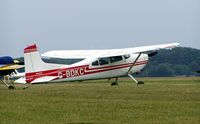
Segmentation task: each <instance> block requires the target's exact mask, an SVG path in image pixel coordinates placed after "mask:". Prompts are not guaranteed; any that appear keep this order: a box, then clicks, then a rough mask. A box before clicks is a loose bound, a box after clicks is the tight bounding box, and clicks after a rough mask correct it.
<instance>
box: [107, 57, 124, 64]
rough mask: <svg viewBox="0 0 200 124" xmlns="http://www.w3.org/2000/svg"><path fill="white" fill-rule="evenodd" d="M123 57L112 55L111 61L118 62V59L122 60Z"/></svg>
mask: <svg viewBox="0 0 200 124" xmlns="http://www.w3.org/2000/svg"><path fill="white" fill-rule="evenodd" d="M122 59H123V58H122V56H113V57H110V62H111V63H113V62H118V61H121V60H122Z"/></svg>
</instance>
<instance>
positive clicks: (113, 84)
mask: <svg viewBox="0 0 200 124" xmlns="http://www.w3.org/2000/svg"><path fill="white" fill-rule="evenodd" d="M117 81H118V77H116V78H115V81H114V82H112V83H111V86H115V85H118V82H117Z"/></svg>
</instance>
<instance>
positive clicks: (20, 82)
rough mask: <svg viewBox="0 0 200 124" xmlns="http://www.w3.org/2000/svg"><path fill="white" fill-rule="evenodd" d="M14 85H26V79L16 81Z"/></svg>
mask: <svg viewBox="0 0 200 124" xmlns="http://www.w3.org/2000/svg"><path fill="white" fill-rule="evenodd" d="M14 83H18V84H26V83H27V82H26V79H25V77H21V78H19V79H17V80H15V81H14Z"/></svg>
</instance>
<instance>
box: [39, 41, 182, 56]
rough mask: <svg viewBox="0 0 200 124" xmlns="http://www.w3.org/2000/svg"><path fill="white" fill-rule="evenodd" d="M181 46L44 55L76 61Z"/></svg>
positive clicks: (65, 51)
mask: <svg viewBox="0 0 200 124" xmlns="http://www.w3.org/2000/svg"><path fill="white" fill-rule="evenodd" d="M177 46H179V43H170V44H160V45H152V46H142V47H133V48H124V49H105V50H54V51H48V52H46V53H44V54H42V56H43V57H49V58H63V59H76V58H83V59H84V58H88V57H108V56H117V55H125V54H130V53H143V52H148V51H156V50H159V49H172V48H174V47H177Z"/></svg>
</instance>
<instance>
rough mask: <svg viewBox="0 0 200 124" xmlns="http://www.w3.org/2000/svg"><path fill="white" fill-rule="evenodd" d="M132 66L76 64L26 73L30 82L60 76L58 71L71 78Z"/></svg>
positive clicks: (141, 63)
mask: <svg viewBox="0 0 200 124" xmlns="http://www.w3.org/2000/svg"><path fill="white" fill-rule="evenodd" d="M146 63H147V61H140V62H136V63H135V64H134V66H138V65H143V64H146ZM130 66H132V63H127V64H120V65H112V66H104V67H97V68H89V65H83V66H76V67H70V68H62V69H54V70H46V71H40V72H32V73H26V74H25V75H26V81H27V82H29V83H30V82H32V81H33V80H35V79H37V78H40V77H43V76H58V73H59V74H60V75H61V78H70V77H77V76H82V75H87V74H94V73H100V72H105V71H110V70H116V69H121V68H127V67H130Z"/></svg>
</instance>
